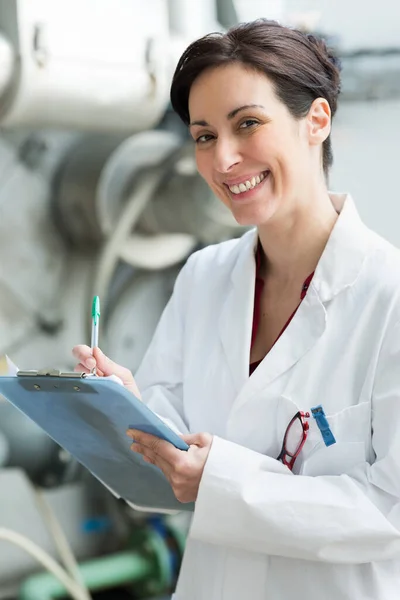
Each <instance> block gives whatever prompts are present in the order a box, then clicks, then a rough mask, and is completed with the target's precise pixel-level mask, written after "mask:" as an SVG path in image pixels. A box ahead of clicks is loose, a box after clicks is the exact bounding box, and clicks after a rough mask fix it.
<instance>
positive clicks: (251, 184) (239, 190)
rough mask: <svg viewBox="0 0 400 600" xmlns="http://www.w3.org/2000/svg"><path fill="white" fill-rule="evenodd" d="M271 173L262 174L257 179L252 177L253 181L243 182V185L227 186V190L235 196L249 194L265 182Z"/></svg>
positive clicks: (264, 172)
mask: <svg viewBox="0 0 400 600" xmlns="http://www.w3.org/2000/svg"><path fill="white" fill-rule="evenodd" d="M269 173H270V171H269V170H267V171H263V172H262V173H260V174H259V175H256V176H255V177H252V178H251V179H246V180H245V181H242V182H241V183H237V184H235V185H227V184H225V185H226V186H227V188H228V189H229V191H230V192H231V193H232V194H235V195H239V194H244V193H245V192H248V191H250V190H254V188H256V187H257V186H258V185H260V183H262V182H263V181H264V179H265V178H266V177H267V176H268V175H269Z"/></svg>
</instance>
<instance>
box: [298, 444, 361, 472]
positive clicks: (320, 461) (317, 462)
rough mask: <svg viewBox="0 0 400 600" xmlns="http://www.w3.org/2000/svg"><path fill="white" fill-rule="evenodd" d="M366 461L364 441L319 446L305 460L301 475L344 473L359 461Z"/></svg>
mask: <svg viewBox="0 0 400 600" xmlns="http://www.w3.org/2000/svg"><path fill="white" fill-rule="evenodd" d="M363 462H365V444H364V442H342V443H336V444H333V445H332V446H325V445H322V446H318V448H316V450H315V451H314V452H312V453H311V454H310V456H309V457H308V458H306V459H305V460H304V461H303V464H302V467H301V469H300V475H311V476H313V477H316V476H318V475H343V473H347V472H349V471H350V470H351V469H352V468H353V467H355V466H356V465H357V464H359V463H363Z"/></svg>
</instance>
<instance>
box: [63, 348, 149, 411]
mask: <svg viewBox="0 0 400 600" xmlns="http://www.w3.org/2000/svg"><path fill="white" fill-rule="evenodd" d="M72 354H73V355H74V357H75V358H76V360H77V361H78V364H77V365H76V367H75V368H74V371H79V372H83V373H91V371H92V370H93V369H94V368H95V367H96V374H97V375H98V376H99V377H107V376H108V375H116V376H117V377H119V378H120V379H121V381H122V383H123V384H124V386H125V387H126V388H127V389H128V390H129V391H131V392H132V393H133V394H135V396H136V397H137V398H140V400H141V399H142V397H141V395H140V392H139V388H138V386H137V385H136V382H135V380H134V378H133V375H132V373H131V372H130V370H129V369H127V368H126V367H122V366H121V365H118V364H117V363H115V362H113V361H112V360H111V359H110V358H108V356H106V355H105V354H104V353H103V352H102V351H101V350H100V348H94V349H93V352H92V349H91V348H89V346H84V345H80V346H75V348H73V350H72Z"/></svg>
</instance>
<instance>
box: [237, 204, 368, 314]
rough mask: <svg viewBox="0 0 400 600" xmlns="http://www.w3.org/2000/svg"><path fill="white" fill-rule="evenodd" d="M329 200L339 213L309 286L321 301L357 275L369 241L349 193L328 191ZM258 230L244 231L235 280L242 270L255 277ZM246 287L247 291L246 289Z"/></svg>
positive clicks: (238, 277) (326, 299)
mask: <svg viewBox="0 0 400 600" xmlns="http://www.w3.org/2000/svg"><path fill="white" fill-rule="evenodd" d="M329 197H330V199H331V202H332V204H333V206H334V208H335V210H336V212H337V213H339V216H338V219H337V221H336V223H335V225H334V227H333V229H332V232H331V235H330V237H329V239H328V242H327V244H326V246H325V249H324V251H323V253H322V256H321V258H320V260H319V262H318V265H317V267H316V270H315V274H314V277H313V280H312V286H313V287H314V289H315V291H316V292H317V294H318V296H319V297H320V299H321V301H322V302H327V301H328V300H330V299H331V298H333V297H334V296H336V295H337V294H338V293H339V292H340V291H342V290H343V289H344V288H346V287H349V286H351V285H352V284H353V283H354V282H355V280H356V279H357V277H358V275H359V273H360V270H361V267H362V265H363V263H364V260H365V258H366V256H367V254H368V247H369V245H370V239H371V238H370V235H368V234H369V233H370V232H369V230H368V228H367V227H366V226H365V225H364V223H363V222H362V221H361V219H360V216H359V214H358V212H357V209H356V206H355V204H354V201H353V199H352V197H351V196H350V195H349V194H335V193H333V192H330V193H329ZM257 244H258V232H257V230H256V229H252V230H251V231H249V232H247V233H246V234H245V235H244V236H243V238H242V241H241V244H240V254H239V258H238V260H237V262H236V264H235V267H234V269H233V271H232V281H233V283H234V284H237V283H242V282H243V273H244V272H246V273H247V275H248V276H250V274H251V276H252V279H254V277H255V260H254V253H255V251H256V248H257ZM248 289H249V288H248V287H247V291H248Z"/></svg>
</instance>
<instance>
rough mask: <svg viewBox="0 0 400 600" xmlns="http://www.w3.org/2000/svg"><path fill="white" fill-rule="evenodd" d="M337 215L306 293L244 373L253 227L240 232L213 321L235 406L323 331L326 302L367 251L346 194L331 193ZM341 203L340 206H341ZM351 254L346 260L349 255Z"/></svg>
mask: <svg viewBox="0 0 400 600" xmlns="http://www.w3.org/2000/svg"><path fill="white" fill-rule="evenodd" d="M331 199H332V202H333V204H334V205H335V207H336V209H337V211H338V212H340V216H339V219H338V221H337V223H336V225H335V227H334V229H333V231H332V234H331V236H330V239H329V240H328V243H327V246H326V248H325V250H324V252H323V255H322V257H321V259H320V262H319V263H318V266H317V268H316V271H315V274H314V277H313V280H312V282H311V284H310V288H309V290H308V292H307V295H306V297H305V298H304V300H303V301H302V303H301V304H300V306H299V308H298V310H297V312H296V314H295V316H294V318H293V319H292V321H291V322H290V324H289V326H288V327H287V329H286V330H285V331H284V333H283V334H282V336H281V337H280V338H279V339H278V340H277V342H276V344H275V345H274V346H273V348H272V349H271V350H270V352H269V353H268V354H267V356H266V357H265V358H264V360H263V361H262V363H261V364H260V365H259V367H258V368H257V369H256V370H255V371H254V373H253V375H252V376H251V377H249V360H250V343H251V330H252V319H253V310H254V287H255V258H254V252H255V248H256V244H257V239H258V237H257V231H255V230H253V231H251V232H248V233H247V234H245V236H243V238H242V240H241V242H240V243H239V244H238V246H237V249H238V254H237V256H236V261H235V266H234V268H233V271H232V275H231V287H230V289H229V290H227V297H226V301H225V303H224V306H223V309H222V313H221V318H220V322H219V333H220V337H221V340H222V345H223V348H224V354H225V356H226V359H227V361H228V363H229V368H230V371H231V374H232V377H233V380H234V383H235V390H236V394H237V395H236V399H235V404H234V406H235V408H237V407H238V406H241V405H242V404H243V403H244V402H245V401H246V400H248V399H249V398H251V397H252V396H253V395H254V394H256V393H257V392H260V391H261V390H263V391H265V392H267V388H268V386H269V385H270V384H271V383H272V382H273V381H274V380H276V379H277V378H278V377H280V376H281V375H283V374H284V373H286V372H287V371H288V370H289V369H290V368H291V367H293V366H294V365H295V364H296V363H297V362H298V361H299V360H300V359H301V358H302V357H303V356H304V355H305V354H306V353H307V352H309V351H310V350H311V348H312V347H313V346H314V345H315V344H316V343H317V341H318V340H319V339H320V337H321V336H322V335H323V333H324V331H325V327H326V318H327V313H326V309H325V305H326V303H328V302H329V300H331V298H333V297H334V296H336V295H337V294H339V293H340V292H341V291H343V290H344V289H346V288H347V287H349V286H351V285H353V283H354V281H355V280H356V279H357V277H358V274H359V272H360V270H361V268H362V265H363V263H364V260H365V257H366V255H367V252H368V240H369V237H370V236H368V235H366V231H367V230H366V228H365V226H364V225H363V224H362V223H361V221H360V219H359V217H358V214H357V211H356V209H355V206H354V203H353V201H352V199H351V197H350V196H345V195H339V194H337V195H335V194H331ZM342 209H343V210H342ZM349 257H351V260H349Z"/></svg>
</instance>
